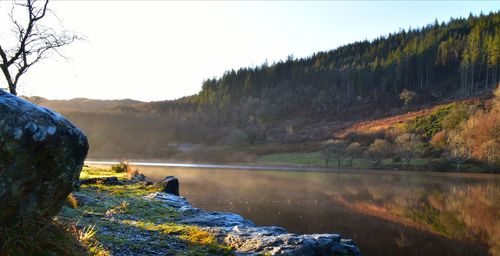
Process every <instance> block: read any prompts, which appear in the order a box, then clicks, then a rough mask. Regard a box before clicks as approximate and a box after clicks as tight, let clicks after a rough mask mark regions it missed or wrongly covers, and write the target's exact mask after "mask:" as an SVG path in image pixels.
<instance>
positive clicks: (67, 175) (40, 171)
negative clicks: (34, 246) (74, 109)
mask: <svg viewBox="0 0 500 256" xmlns="http://www.w3.org/2000/svg"><path fill="white" fill-rule="evenodd" d="M87 151H88V142H87V138H86V137H85V135H84V134H83V133H82V132H81V131H80V130H79V129H78V128H76V127H75V126H74V125H73V124H71V123H70V122H69V121H68V120H66V119H65V118H64V117H62V116H61V115H59V114H57V113H55V112H53V111H51V110H49V109H47V108H44V107H39V106H37V105H34V104H32V103H30V102H28V101H26V100H24V99H21V98H18V97H16V96H14V95H12V94H9V93H7V92H5V91H3V90H1V89H0V209H1V210H0V223H1V222H3V223H2V224H16V223H18V222H19V221H20V220H22V219H25V220H27V219H29V220H31V219H38V218H44V217H50V216H52V215H53V214H55V213H57V212H58V211H59V209H60V208H61V206H62V204H63V203H64V201H65V199H66V197H67V196H68V194H69V193H70V192H71V191H72V189H73V188H74V187H75V186H76V185H77V184H78V178H79V175H80V171H81V168H82V165H83V161H84V159H85V157H86V155H87Z"/></svg>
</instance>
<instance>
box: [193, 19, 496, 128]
mask: <svg viewBox="0 0 500 256" xmlns="http://www.w3.org/2000/svg"><path fill="white" fill-rule="evenodd" d="M499 64H500V13H492V14H489V15H481V16H479V17H475V16H470V17H469V18H467V19H452V20H450V21H449V22H448V23H446V24H445V23H441V24H439V23H437V21H436V22H435V23H434V24H430V25H427V26H425V27H423V28H419V29H409V30H407V31H405V30H402V31H400V32H398V33H392V34H389V35H388V36H386V37H380V38H378V39H375V40H373V41H372V42H369V41H362V42H355V43H352V44H349V45H345V46H342V47H339V48H337V49H335V50H331V51H327V52H318V53H315V54H314V55H312V56H311V57H308V58H303V59H294V58H293V57H290V58H289V59H288V60H287V61H284V62H279V63H275V64H272V65H268V64H267V63H265V64H264V65H262V66H260V67H256V68H243V69H239V70H236V71H234V70H232V71H228V72H226V73H225V74H224V75H223V76H222V77H220V78H214V79H209V80H206V81H204V82H203V88H202V91H201V92H200V93H199V94H198V95H196V96H195V97H193V99H192V101H193V102H194V103H196V104H199V105H200V106H203V107H206V108H216V109H219V110H220V109H229V108H231V107H234V106H240V107H241V108H244V107H246V106H247V105H251V106H252V107H250V109H252V110H258V111H257V115H258V116H259V117H261V118H263V119H273V118H276V117H283V115H285V116H287V115H288V113H290V112H293V111H297V110H301V111H307V112H330V113H335V112H339V111H345V110H348V109H351V108H352V107H355V106H356V105H359V104H360V103H368V102H377V103H379V104H380V103H382V102H384V103H386V104H387V105H390V106H396V105H397V104H398V102H399V95H400V93H401V92H402V91H403V90H404V89H407V90H411V91H415V92H417V93H418V94H419V95H421V96H422V99H421V100H422V101H429V100H433V99H442V98H445V97H462V96H470V95H472V94H474V93H475V92H477V91H479V90H482V89H485V88H492V87H494V86H495V85H496V84H497V83H498V80H499ZM255 106H257V109H255Z"/></svg>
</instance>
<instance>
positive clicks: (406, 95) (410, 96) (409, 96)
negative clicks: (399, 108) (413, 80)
mask: <svg viewBox="0 0 500 256" xmlns="http://www.w3.org/2000/svg"><path fill="white" fill-rule="evenodd" d="M399 99H400V100H402V101H403V102H404V104H405V106H406V107H407V106H409V105H411V104H412V103H414V102H415V101H416V100H417V99H418V94H417V93H416V92H414V91H410V90H407V89H404V90H403V91H402V92H401V94H399Z"/></svg>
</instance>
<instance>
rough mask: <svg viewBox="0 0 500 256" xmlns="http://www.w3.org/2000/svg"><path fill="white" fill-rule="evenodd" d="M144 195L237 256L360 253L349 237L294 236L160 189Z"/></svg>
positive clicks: (279, 228)
mask: <svg viewBox="0 0 500 256" xmlns="http://www.w3.org/2000/svg"><path fill="white" fill-rule="evenodd" d="M146 198H147V199H150V200H160V201H162V202H164V203H165V205H166V206H169V207H173V208H175V209H176V210H177V211H179V213H181V214H180V215H179V217H177V219H176V220H175V222H176V223H181V224H188V225H197V226H200V227H202V228H203V229H205V230H207V231H208V232H210V233H212V234H214V235H215V236H216V237H217V239H218V240H219V241H221V242H223V243H224V244H226V245H228V246H230V247H232V248H235V249H236V254H237V255H297V256H298V255H311V256H312V255H318V256H322V255H325V256H326V255H360V251H359V249H358V248H357V247H356V245H355V244H354V242H353V241H352V240H350V239H342V238H341V236H340V235H337V234H307V235H298V234H292V233H288V232H287V231H286V230H285V229H283V228H281V227H274V226H271V227H258V226H256V225H255V224H254V223H253V222H251V221H250V220H247V219H245V218H243V217H242V216H240V215H238V214H234V213H224V212H211V211H205V210H202V209H198V208H195V207H193V206H192V205H191V204H189V202H188V201H187V200H186V199H184V198H182V197H178V196H175V195H172V194H168V193H163V192H157V193H152V194H149V195H148V196H146Z"/></svg>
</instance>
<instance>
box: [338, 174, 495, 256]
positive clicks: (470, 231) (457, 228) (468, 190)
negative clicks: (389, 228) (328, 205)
mask: <svg viewBox="0 0 500 256" xmlns="http://www.w3.org/2000/svg"><path fill="white" fill-rule="evenodd" d="M389 177H391V176H389ZM351 179H352V177H351V178H345V179H342V178H338V177H337V178H336V179H335V180H334V183H335V188H336V190H337V191H338V195H337V200H339V201H340V202H342V203H343V204H346V206H348V207H350V208H351V209H354V210H357V211H360V212H363V213H366V214H372V215H374V216H377V217H381V218H384V219H388V220H392V221H396V222H403V223H405V224H410V225H412V226H414V227H417V228H424V229H427V230H429V231H432V232H434V233H437V234H441V235H444V236H447V237H450V238H453V239H461V240H467V241H474V242H480V243H488V244H489V246H490V252H491V253H492V254H493V255H499V254H500V187H499V185H498V183H495V182H493V181H488V182H486V181H484V182H481V183H472V182H467V181H464V179H460V180H459V179H454V178H451V179H449V180H443V181H440V180H439V179H432V177H431V179H429V177H426V178H425V179H423V178H422V177H416V178H413V177H410V175H402V176H396V177H394V176H393V177H392V178H387V177H384V178H377V177H372V178H371V179H366V177H365V178H364V179H357V180H356V182H355V183H354V182H348V181H349V180H351ZM415 179H418V181H419V182H415ZM448 181H450V182H448ZM397 242H398V243H401V244H402V245H404V244H407V243H406V241H405V239H404V238H401V239H398V240H397Z"/></svg>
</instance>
